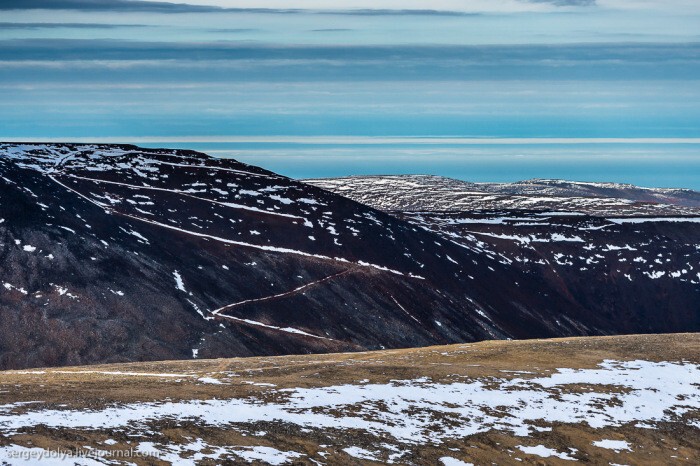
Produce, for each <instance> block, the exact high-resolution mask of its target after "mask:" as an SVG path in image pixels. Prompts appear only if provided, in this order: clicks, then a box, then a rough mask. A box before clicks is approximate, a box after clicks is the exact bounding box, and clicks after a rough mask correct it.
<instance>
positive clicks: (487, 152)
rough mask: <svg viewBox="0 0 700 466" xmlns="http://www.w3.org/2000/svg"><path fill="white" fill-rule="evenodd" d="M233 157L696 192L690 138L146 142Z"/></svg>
mask: <svg viewBox="0 0 700 466" xmlns="http://www.w3.org/2000/svg"><path fill="white" fill-rule="evenodd" d="M141 145H144V146H148V147H174V148H189V149H194V150H199V151H202V152H207V153H209V154H211V155H214V156H218V157H228V158H234V159H236V160H239V161H241V162H245V163H249V164H253V165H258V166H261V167H264V168H266V169H269V170H272V171H274V172H277V173H280V174H283V175H286V176H290V177H292V178H314V177H332V176H347V175H358V174H411V173H422V174H433V175H442V176H448V177H453V178H458V179H462V180H468V181H518V180H523V179H530V178H558V179H568V180H576V181H613V182H620V183H632V184H636V185H639V186H647V187H678V188H692V189H696V190H700V142H698V143H691V144H580V143H578V144H488V145H449V144H371V143H363V144H350V143H343V144H308V143H288V142H276V143H271V142H257V143H255V142H245V143H241V142H226V143H221V142H219V143H202V142H177V143H172V142H163V143H159V142H151V143H147V144H143V143H142V144H141Z"/></svg>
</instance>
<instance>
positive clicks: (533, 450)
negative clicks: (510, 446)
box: [516, 445, 577, 461]
mask: <svg viewBox="0 0 700 466" xmlns="http://www.w3.org/2000/svg"><path fill="white" fill-rule="evenodd" d="M516 448H518V449H520V451H522V452H523V453H527V454H528V455H537V456H541V457H542V458H549V457H550V456H554V457H556V458H559V459H562V460H568V461H577V459H576V458H572V457H570V456H569V455H567V454H566V453H559V452H558V451H556V450H553V449H551V448H547V447H545V446H544V445H537V446H534V447H526V446H523V445H518V446H516Z"/></svg>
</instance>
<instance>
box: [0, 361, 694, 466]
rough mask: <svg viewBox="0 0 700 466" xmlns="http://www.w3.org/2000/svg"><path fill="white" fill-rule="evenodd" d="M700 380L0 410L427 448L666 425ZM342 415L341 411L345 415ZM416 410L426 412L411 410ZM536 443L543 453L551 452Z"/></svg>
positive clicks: (670, 373) (689, 371)
mask: <svg viewBox="0 0 700 466" xmlns="http://www.w3.org/2000/svg"><path fill="white" fill-rule="evenodd" d="M54 372H59V373H61V372H63V371H54ZM83 372H84V371H83ZM81 373H82V372H81ZM134 375H140V376H143V375H150V374H142V373H138V374H134ZM153 375H154V376H157V377H167V376H175V375H174V374H173V375H168V374H153ZM180 377H182V376H181V375H180ZM184 377H188V375H184ZM189 377H192V376H191V375H189ZM699 377H700V366H698V365H696V364H689V363H685V364H681V363H671V362H650V361H641V360H637V361H626V362H618V361H605V362H604V363H602V364H600V366H599V367H598V368H596V369H559V371H558V372H556V373H554V374H551V375H548V376H545V377H539V378H533V379H525V378H515V379H511V380H507V379H503V378H487V379H484V380H481V379H479V380H467V381H464V382H455V383H447V384H446V383H436V382H431V381H428V380H425V379H421V380H396V381H392V382H390V383H384V384H362V385H349V384H348V385H336V386H330V387H319V388H291V389H284V390H278V389H275V388H271V389H269V390H270V391H269V392H266V393H270V394H279V395H281V396H282V397H283V399H281V400H279V401H269V400H270V399H275V397H272V398H268V397H265V400H267V401H263V400H262V399H255V398H253V399H249V398H246V399H237V398H233V399H210V400H187V401H170V402H165V403H132V404H126V405H122V406H112V407H107V408H103V409H101V410H92V411H84V410H65V409H64V410H60V409H58V410H57V409H41V408H37V409H36V410H31V409H30V410H28V411H27V412H23V413H3V412H2V411H0V430H2V432H3V433H4V434H5V435H9V434H11V433H12V432H17V431H18V430H20V429H24V428H29V427H33V426H37V425H40V424H44V425H46V426H47V427H48V428H61V427H63V428H79V427H90V428H97V429H99V428H101V429H113V428H118V427H123V426H127V425H130V424H132V425H138V426H143V428H144V429H146V428H147V424H146V423H147V422H149V421H150V420H158V419H168V420H178V419H190V418H193V417H195V418H197V419H199V422H201V423H203V424H205V425H210V426H220V425H229V424H231V423H250V422H258V421H267V422H273V421H276V422H285V423H291V424H296V425H298V426H300V427H303V428H310V429H314V428H315V429H324V428H333V429H340V430H350V429H352V430H357V431H365V432H371V433H373V434H375V435H382V434H383V435H386V436H391V437H393V438H395V439H396V440H397V441H399V442H406V443H414V444H424V443H434V442H440V441H443V440H445V439H463V438H464V437H466V436H469V435H474V434H477V433H480V432H488V431H506V432H513V433H514V434H515V435H518V436H522V437H525V436H528V435H530V434H532V433H536V432H537V431H538V429H536V428H534V427H533V426H532V424H533V423H534V422H540V423H545V424H554V423H573V424H578V423H582V422H583V423H587V424H588V425H589V426H590V427H591V428H593V429H598V428H604V427H609V426H621V425H625V424H629V423H635V425H637V426H639V425H644V426H648V427H649V428H655V424H656V423H658V422H663V421H665V420H668V419H672V418H673V417H674V416H678V415H681V414H683V413H686V412H688V410H697V409H700V393H699V392H698V390H697V386H696V385H695V381H697V380H698V378H699ZM197 378H198V377H197ZM576 384H586V385H587V386H589V387H592V388H593V387H595V386H598V388H594V389H593V390H591V391H588V392H578V391H575V390H574V391H571V390H568V389H567V386H568V385H576ZM347 407H352V409H349V410H348V409H346V408H347ZM338 412H342V413H343V415H342V416H340V417H338ZM415 412H421V413H425V415H421V416H414V415H411V413H415ZM444 416H449V417H450V419H451V422H450V423H444V422H436V421H435V419H442V418H444ZM523 448H535V447H523ZM537 448H538V450H536V451H538V452H539V451H541V452H542V453H546V452H547V451H545V450H540V449H539V447H537ZM543 448H544V447H543ZM523 451H525V450H523ZM550 453H551V455H552V456H553V455H554V453H556V455H558V456H557V458H561V459H568V458H563V457H562V455H565V453H558V452H556V451H554V452H553V453H552V452H550ZM537 454H539V453H537ZM565 456H566V455H565Z"/></svg>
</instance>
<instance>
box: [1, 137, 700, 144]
mask: <svg viewBox="0 0 700 466" xmlns="http://www.w3.org/2000/svg"><path fill="white" fill-rule="evenodd" d="M0 143H14V144H17V143H66V144H69V143H76V144H154V143H167V144H170V143H195V144H196V143H259V144H264V143H291V144H310V145H314V144H318V145H324V144H331V145H332V144H337V145H342V144H355V145H389V144H420V145H445V144H449V145H528V144H532V145H552V144H572V145H578V144H700V137H698V138H561V137H559V138H522V137H520V138H507V137H504V138H494V137H483V138H481V137H455V136H444V137H443V136H133V137H129V136H124V137H122V136H118V137H115V136H109V137H77V138H76V137H59V138H56V137H52V138H41V137H40V138H33V137H22V138H16V137H8V138H5V137H0Z"/></svg>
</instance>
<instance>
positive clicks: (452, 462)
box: [440, 456, 474, 466]
mask: <svg viewBox="0 0 700 466" xmlns="http://www.w3.org/2000/svg"><path fill="white" fill-rule="evenodd" d="M440 462H441V463H442V464H443V465H444V466H474V463H465V462H464V461H462V460H458V459H457V458H452V457H449V456H443V457H442V458H440Z"/></svg>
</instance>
